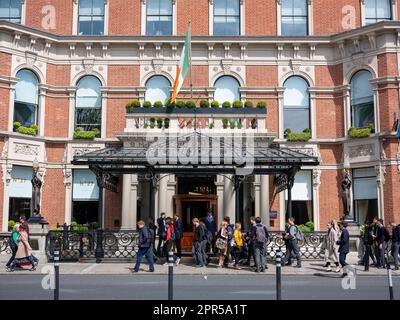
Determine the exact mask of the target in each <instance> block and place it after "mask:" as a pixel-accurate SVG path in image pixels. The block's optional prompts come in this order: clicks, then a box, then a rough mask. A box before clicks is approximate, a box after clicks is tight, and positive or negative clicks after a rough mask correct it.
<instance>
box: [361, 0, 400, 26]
mask: <svg viewBox="0 0 400 320" xmlns="http://www.w3.org/2000/svg"><path fill="white" fill-rule="evenodd" d="M390 3H391V8H390V9H391V10H392V12H391V15H392V21H393V20H397V0H390ZM360 7H361V26H362V27H364V26H365V25H366V24H365V0H360Z"/></svg>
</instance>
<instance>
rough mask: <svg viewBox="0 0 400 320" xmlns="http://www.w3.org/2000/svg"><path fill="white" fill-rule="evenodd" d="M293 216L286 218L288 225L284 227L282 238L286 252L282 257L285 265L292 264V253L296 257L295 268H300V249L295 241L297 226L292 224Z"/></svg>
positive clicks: (297, 232)
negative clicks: (284, 231)
mask: <svg viewBox="0 0 400 320" xmlns="http://www.w3.org/2000/svg"><path fill="white" fill-rule="evenodd" d="M294 221H295V220H294V218H293V217H290V218H289V219H288V220H287V223H288V227H287V228H286V233H285V234H284V239H285V241H286V254H285V258H284V261H283V262H284V264H283V265H285V266H290V265H291V264H292V261H291V256H292V254H293V255H294V256H295V257H296V259H297V266H296V267H297V268H301V256H300V249H299V245H298V243H297V236H298V234H299V229H298V227H297V226H296V225H295V224H294Z"/></svg>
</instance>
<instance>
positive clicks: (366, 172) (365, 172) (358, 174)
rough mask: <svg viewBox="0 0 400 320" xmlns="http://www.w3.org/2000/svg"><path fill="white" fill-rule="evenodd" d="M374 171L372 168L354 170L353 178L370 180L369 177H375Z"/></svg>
mask: <svg viewBox="0 0 400 320" xmlns="http://www.w3.org/2000/svg"><path fill="white" fill-rule="evenodd" d="M375 175H376V173H375V169H374V168H373V167H369V168H360V169H354V170H353V178H363V177H364V178H365V177H367V178H370V177H375Z"/></svg>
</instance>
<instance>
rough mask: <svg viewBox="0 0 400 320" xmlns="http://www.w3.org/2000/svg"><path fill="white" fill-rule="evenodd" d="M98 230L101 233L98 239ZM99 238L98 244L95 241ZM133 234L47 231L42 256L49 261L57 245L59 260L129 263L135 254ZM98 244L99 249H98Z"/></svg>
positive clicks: (131, 232)
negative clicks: (44, 252)
mask: <svg viewBox="0 0 400 320" xmlns="http://www.w3.org/2000/svg"><path fill="white" fill-rule="evenodd" d="M99 231H100V232H101V234H100V238H99ZM99 239H101V241H99ZM138 239H139V234H138V232H137V231H109V230H89V231H83V232H82V231H54V230H52V231H49V233H48V234H47V236H46V255H47V258H48V260H52V257H53V254H54V249H55V248H56V246H59V249H60V260H61V261H78V260H79V259H94V258H96V259H101V260H113V259H115V260H120V259H127V260H133V259H134V258H135V257H136V253H137V251H138ZM99 244H100V246H99Z"/></svg>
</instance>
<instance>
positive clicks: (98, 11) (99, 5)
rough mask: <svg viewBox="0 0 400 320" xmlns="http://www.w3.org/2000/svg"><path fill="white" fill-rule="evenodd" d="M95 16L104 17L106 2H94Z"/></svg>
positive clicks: (96, 0) (100, 0) (99, 0)
mask: <svg viewBox="0 0 400 320" xmlns="http://www.w3.org/2000/svg"><path fill="white" fill-rule="evenodd" d="M93 15H97V16H100V15H104V0H93Z"/></svg>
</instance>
